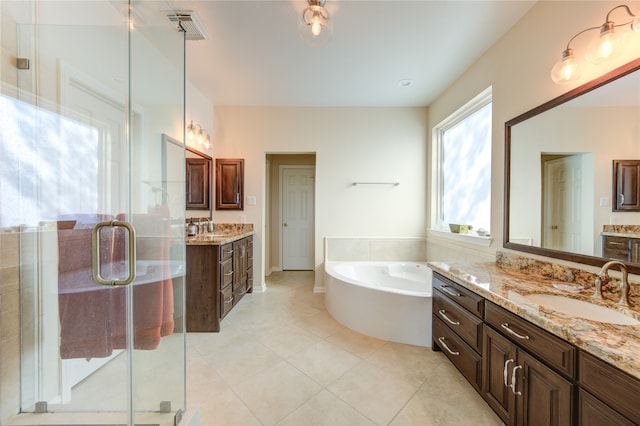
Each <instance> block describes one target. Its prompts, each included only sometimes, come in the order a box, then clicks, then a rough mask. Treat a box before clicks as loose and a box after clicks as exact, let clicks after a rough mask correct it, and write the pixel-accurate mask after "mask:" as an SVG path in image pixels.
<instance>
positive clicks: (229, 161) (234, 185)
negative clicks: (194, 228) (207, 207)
mask: <svg viewBox="0 0 640 426" xmlns="http://www.w3.org/2000/svg"><path fill="white" fill-rule="evenodd" d="M243 209H244V159H242V158H217V159H216V210H243Z"/></svg>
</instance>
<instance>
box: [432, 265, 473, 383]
mask: <svg viewBox="0 0 640 426" xmlns="http://www.w3.org/2000/svg"><path fill="white" fill-rule="evenodd" d="M433 289H434V291H433V330H432V337H433V348H434V349H435V350H438V349H440V350H442V352H443V353H444V354H445V355H446V356H447V358H449V360H450V361H451V362H452V363H453V365H455V366H456V367H457V368H458V370H460V372H461V373H462V375H463V376H464V377H465V378H466V379H467V380H468V381H469V383H471V385H472V386H473V387H474V388H475V389H476V390H477V391H478V392H479V391H480V386H481V384H482V355H481V352H482V312H483V309H484V299H483V298H482V297H480V296H478V295H477V294H475V293H473V292H471V291H469V290H467V289H465V288H464V287H462V286H460V285H458V284H456V283H454V282H452V281H451V280H449V279H447V278H445V277H442V276H436V275H434V277H433Z"/></svg>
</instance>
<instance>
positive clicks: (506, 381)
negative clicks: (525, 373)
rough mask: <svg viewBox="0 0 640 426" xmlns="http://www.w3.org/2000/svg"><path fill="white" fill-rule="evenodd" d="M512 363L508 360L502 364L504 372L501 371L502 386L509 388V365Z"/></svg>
mask: <svg viewBox="0 0 640 426" xmlns="http://www.w3.org/2000/svg"><path fill="white" fill-rule="evenodd" d="M512 362H514V361H513V360H512V359H508V360H506V361H505V362H504V370H503V371H502V378H503V380H504V386H505V387H507V388H510V387H511V386H509V364H511V363H512Z"/></svg>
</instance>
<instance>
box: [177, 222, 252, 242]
mask: <svg viewBox="0 0 640 426" xmlns="http://www.w3.org/2000/svg"><path fill="white" fill-rule="evenodd" d="M250 235H253V224H251V223H216V224H215V225H214V231H213V232H212V233H209V232H207V233H204V234H199V235H196V236H195V237H187V245H188V246H216V245H223V244H227V243H232V242H234V241H237V240H240V239H242V238H245V237H248V236H250Z"/></svg>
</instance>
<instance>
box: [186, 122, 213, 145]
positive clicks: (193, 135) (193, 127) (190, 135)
mask: <svg viewBox="0 0 640 426" xmlns="http://www.w3.org/2000/svg"><path fill="white" fill-rule="evenodd" d="M187 140H188V141H189V142H192V143H194V142H195V143H196V144H198V145H201V146H204V147H205V148H207V149H209V147H210V146H211V140H210V139H209V133H207V131H206V130H205V129H203V128H202V126H201V125H199V124H193V120H191V123H190V124H189V125H188V126H187Z"/></svg>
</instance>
